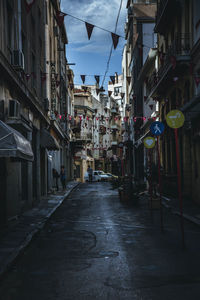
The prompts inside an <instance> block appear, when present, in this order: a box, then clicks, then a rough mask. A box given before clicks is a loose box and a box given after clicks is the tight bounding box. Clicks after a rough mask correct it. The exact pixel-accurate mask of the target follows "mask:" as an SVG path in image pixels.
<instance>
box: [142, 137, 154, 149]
mask: <svg viewBox="0 0 200 300" xmlns="http://www.w3.org/2000/svg"><path fill="white" fill-rule="evenodd" d="M155 142H156V141H155V139H154V137H151V136H148V137H146V138H145V139H144V146H145V147H146V148H148V149H150V148H153V147H154V146H155Z"/></svg>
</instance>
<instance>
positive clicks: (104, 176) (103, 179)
mask: <svg viewBox="0 0 200 300" xmlns="http://www.w3.org/2000/svg"><path fill="white" fill-rule="evenodd" d="M97 172H98V176H99V177H100V181H108V180H109V176H108V175H106V173H104V172H103V171H97Z"/></svg>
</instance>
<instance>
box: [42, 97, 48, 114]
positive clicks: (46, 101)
mask: <svg viewBox="0 0 200 300" xmlns="http://www.w3.org/2000/svg"><path fill="white" fill-rule="evenodd" d="M43 105H44V110H45V111H46V112H48V111H49V99H48V98H45V99H44V101H43Z"/></svg>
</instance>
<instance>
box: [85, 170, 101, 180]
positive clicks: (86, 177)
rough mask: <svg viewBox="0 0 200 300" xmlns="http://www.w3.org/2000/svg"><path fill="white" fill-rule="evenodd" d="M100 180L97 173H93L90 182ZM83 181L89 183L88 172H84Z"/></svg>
mask: <svg viewBox="0 0 200 300" xmlns="http://www.w3.org/2000/svg"><path fill="white" fill-rule="evenodd" d="M100 180H101V178H100V176H99V174H98V171H93V176H92V181H94V182H95V181H100ZM84 181H89V175H88V172H85V175H84Z"/></svg>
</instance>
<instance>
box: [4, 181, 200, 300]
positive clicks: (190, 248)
mask: <svg viewBox="0 0 200 300" xmlns="http://www.w3.org/2000/svg"><path fill="white" fill-rule="evenodd" d="M163 213H164V232H163V233H162V232H161V230H160V216H159V210H153V213H152V215H151V214H150V210H149V207H148V197H147V196H146V195H145V194H143V195H142V196H141V197H140V200H139V203H138V204H137V205H135V204H134V203H132V205H131V204H125V203H122V202H120V200H119V197H118V191H117V189H113V188H112V186H111V185H110V183H108V182H96V183H94V182H93V183H83V184H81V185H79V186H78V187H77V188H76V190H74V191H73V192H72V193H71V194H70V195H69V197H68V198H66V199H65V201H64V202H63V203H62V205H61V206H60V207H59V208H58V209H57V210H56V212H55V213H54V215H53V216H52V217H51V218H50V219H49V221H48V222H47V224H46V226H45V227H44V228H43V229H42V230H41V232H40V233H39V234H38V235H37V237H36V238H35V239H34V240H33V241H32V243H31V244H30V246H29V247H28V248H27V249H26V250H25V252H24V253H23V255H21V256H20V257H19V259H18V260H17V262H16V264H15V265H14V266H13V267H12V268H11V270H10V271H9V272H8V273H7V274H6V275H5V276H4V279H3V280H2V282H1V286H0V295H1V296H0V299H1V300H19V299H20V300H27V299H29V300H35V299H43V300H47V299H48V300H51V299H52V300H54V299H57V300H66V299H69V300H71V299H76V300H79V299H80V300H82V299H87V300H89V299H91V300H93V299H99V300H100V299H101V300H104V299H113V300H114V299H115V300H117V299H119V300H123V299H126V300H127V299H141V300H151V299H152V300H157V299H159V300H160V299H163V300H165V299H176V300H178V299H181V300H184V299H194V300H195V299H198V296H197V295H199V293H200V277H199V268H200V261H199V259H198V257H199V250H200V239H199V237H200V229H199V227H198V226H195V225H193V224H192V223H189V222H186V221H185V238H186V248H185V249H184V250H183V249H182V246H181V237H180V224H179V218H178V216H175V215H173V214H172V213H171V212H170V211H169V210H167V209H164V212H163Z"/></svg>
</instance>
